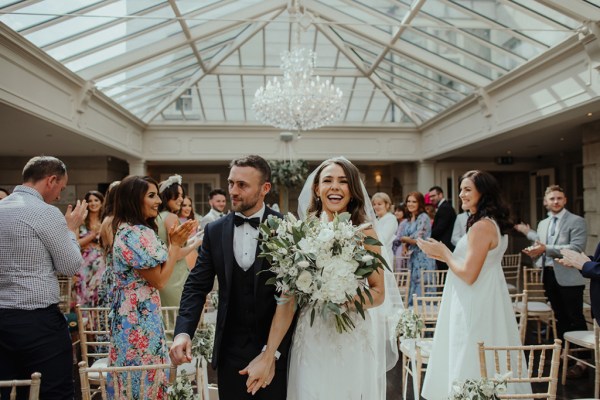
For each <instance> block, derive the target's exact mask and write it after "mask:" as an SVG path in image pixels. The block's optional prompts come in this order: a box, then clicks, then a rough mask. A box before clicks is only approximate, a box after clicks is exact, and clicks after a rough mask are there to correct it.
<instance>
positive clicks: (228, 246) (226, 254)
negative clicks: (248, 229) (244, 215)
mask: <svg viewBox="0 0 600 400" xmlns="http://www.w3.org/2000/svg"><path fill="white" fill-rule="evenodd" d="M233 217H234V213H229V214H228V215H227V216H226V217H223V218H225V222H224V223H223V233H222V238H221V246H222V250H223V263H224V265H223V267H224V268H225V284H226V286H227V289H228V291H227V292H228V293H229V289H230V288H231V274H232V273H233Z"/></svg>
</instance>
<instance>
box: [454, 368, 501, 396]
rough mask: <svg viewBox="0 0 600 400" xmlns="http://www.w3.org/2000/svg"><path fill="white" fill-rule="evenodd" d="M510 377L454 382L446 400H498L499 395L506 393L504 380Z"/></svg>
mask: <svg viewBox="0 0 600 400" xmlns="http://www.w3.org/2000/svg"><path fill="white" fill-rule="evenodd" d="M511 375H512V372H508V373H506V374H504V375H499V374H496V376H495V377H494V379H487V378H479V379H466V380H464V381H454V382H453V383H452V392H451V393H450V396H449V397H448V400H498V399H499V397H498V396H499V395H501V394H503V393H506V380H507V379H508V378H509V377H510V376H511Z"/></svg>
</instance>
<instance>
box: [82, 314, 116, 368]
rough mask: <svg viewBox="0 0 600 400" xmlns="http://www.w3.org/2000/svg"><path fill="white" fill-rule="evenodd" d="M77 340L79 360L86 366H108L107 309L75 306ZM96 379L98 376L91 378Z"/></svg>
mask: <svg viewBox="0 0 600 400" xmlns="http://www.w3.org/2000/svg"><path fill="white" fill-rule="evenodd" d="M75 312H76V313H77V324H78V329H79V340H80V345H81V360H82V361H84V362H85V363H86V365H90V364H91V365H92V368H95V369H98V368H102V367H106V366H107V365H108V346H109V345H110V337H109V327H110V326H109V320H108V314H109V313H110V308H108V307H81V306H80V305H79V304H77V305H76V306H75ZM93 378H98V376H93Z"/></svg>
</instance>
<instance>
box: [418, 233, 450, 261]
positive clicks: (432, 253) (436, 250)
mask: <svg viewBox="0 0 600 400" xmlns="http://www.w3.org/2000/svg"><path fill="white" fill-rule="evenodd" d="M417 246H419V248H420V249H421V250H423V252H424V253H425V254H427V257H429V258H433V259H434V260H439V261H442V262H446V260H447V259H448V257H449V253H450V254H451V252H450V249H448V247H446V245H445V244H444V243H442V242H439V241H437V240H435V239H432V238H429V239H427V240H424V239H421V238H417Z"/></svg>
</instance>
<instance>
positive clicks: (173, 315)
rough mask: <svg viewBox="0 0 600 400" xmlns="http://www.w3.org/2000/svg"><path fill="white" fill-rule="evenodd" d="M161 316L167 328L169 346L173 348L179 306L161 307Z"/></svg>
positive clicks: (166, 334)
mask: <svg viewBox="0 0 600 400" xmlns="http://www.w3.org/2000/svg"><path fill="white" fill-rule="evenodd" d="M160 314H161V317H162V321H163V326H164V328H165V336H166V338H167V346H169V347H171V345H172V344H173V338H174V335H175V321H176V320H177V316H178V315H179V306H161V307H160Z"/></svg>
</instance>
